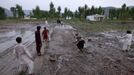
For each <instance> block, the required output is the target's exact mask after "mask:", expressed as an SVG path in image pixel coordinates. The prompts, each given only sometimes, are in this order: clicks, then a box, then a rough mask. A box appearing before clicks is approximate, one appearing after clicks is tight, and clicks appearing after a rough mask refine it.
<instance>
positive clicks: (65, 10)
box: [64, 8, 68, 18]
mask: <svg viewBox="0 0 134 75" xmlns="http://www.w3.org/2000/svg"><path fill="white" fill-rule="evenodd" d="M67 12H68V9H67V8H65V9H64V18H66V17H67V15H68V13H67Z"/></svg>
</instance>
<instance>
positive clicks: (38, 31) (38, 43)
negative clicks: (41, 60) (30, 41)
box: [35, 26, 42, 56]
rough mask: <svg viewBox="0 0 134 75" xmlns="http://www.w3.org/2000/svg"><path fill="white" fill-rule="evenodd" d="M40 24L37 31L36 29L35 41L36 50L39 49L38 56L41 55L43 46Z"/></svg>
mask: <svg viewBox="0 0 134 75" xmlns="http://www.w3.org/2000/svg"><path fill="white" fill-rule="evenodd" d="M40 29H41V27H40V26H37V31H35V42H36V50H37V54H38V56H41V52H40V50H41V46H42V42H41V35H40Z"/></svg>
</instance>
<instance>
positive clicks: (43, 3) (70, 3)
mask: <svg viewBox="0 0 134 75" xmlns="http://www.w3.org/2000/svg"><path fill="white" fill-rule="evenodd" d="M50 2H53V3H54V6H55V8H56V9H57V7H58V6H61V9H62V11H64V8H65V7H67V8H69V9H70V10H72V11H75V10H77V8H78V7H79V6H84V5H85V4H87V5H88V7H91V6H92V5H94V6H95V7H99V6H101V7H117V8H119V7H121V6H122V5H123V4H124V3H125V4H126V5H127V6H134V0H101V1H100V0H75V1H74V0H38V1H34V0H23V1H22V0H0V6H2V7H3V8H7V9H10V7H14V6H15V5H16V4H19V5H21V6H22V7H23V10H32V9H34V8H35V7H36V6H37V5H38V6H39V7H40V9H41V10H49V4H50Z"/></svg>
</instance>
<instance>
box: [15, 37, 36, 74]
mask: <svg viewBox="0 0 134 75" xmlns="http://www.w3.org/2000/svg"><path fill="white" fill-rule="evenodd" d="M16 42H17V45H16V46H15V48H14V51H13V53H14V55H15V56H16V58H17V61H18V62H19V69H18V70H19V74H21V73H22V72H23V71H22V67H24V65H26V66H27V67H28V71H29V72H28V73H29V75H33V70H34V62H33V60H32V59H33V58H32V55H31V54H30V52H29V51H28V50H27V49H26V47H25V46H24V45H22V44H21V42H22V38H21V37H17V38H16Z"/></svg>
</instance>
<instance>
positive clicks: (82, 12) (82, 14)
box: [78, 7, 85, 19]
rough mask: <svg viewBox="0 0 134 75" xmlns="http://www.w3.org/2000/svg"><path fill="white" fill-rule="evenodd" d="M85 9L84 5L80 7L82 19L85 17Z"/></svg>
mask: <svg viewBox="0 0 134 75" xmlns="http://www.w3.org/2000/svg"><path fill="white" fill-rule="evenodd" d="M84 10H85V9H84V7H78V11H79V17H80V19H81V18H84V14H85V12H84Z"/></svg>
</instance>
